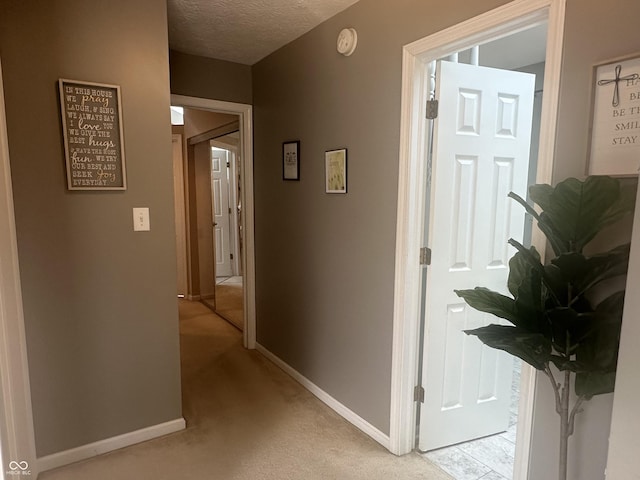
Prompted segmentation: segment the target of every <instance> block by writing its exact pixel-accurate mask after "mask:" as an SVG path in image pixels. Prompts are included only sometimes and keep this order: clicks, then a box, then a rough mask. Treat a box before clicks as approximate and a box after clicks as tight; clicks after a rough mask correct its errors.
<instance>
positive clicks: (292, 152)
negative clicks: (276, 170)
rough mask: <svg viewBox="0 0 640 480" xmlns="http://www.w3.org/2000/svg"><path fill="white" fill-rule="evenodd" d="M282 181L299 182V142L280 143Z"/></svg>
mask: <svg viewBox="0 0 640 480" xmlns="http://www.w3.org/2000/svg"><path fill="white" fill-rule="evenodd" d="M282 179H283V180H294V181H298V180H300V140H294V141H291V142H282Z"/></svg>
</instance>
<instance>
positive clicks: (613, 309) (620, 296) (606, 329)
mask: <svg viewBox="0 0 640 480" xmlns="http://www.w3.org/2000/svg"><path fill="white" fill-rule="evenodd" d="M623 307H624V291H621V292H616V293H614V294H612V295H610V296H609V297H607V298H606V299H604V300H603V301H602V302H600V304H598V306H597V308H596V311H595V312H594V314H593V316H592V319H591V331H590V332H589V334H588V335H585V336H584V337H583V338H582V339H581V342H580V345H579V347H578V349H577V350H576V361H577V362H579V363H580V364H584V365H586V368H585V369H583V371H581V372H578V373H577V375H576V382H575V388H576V393H577V394H578V395H586V396H588V397H591V396H593V395H599V394H602V393H609V392H612V391H613V388H614V385H615V371H616V366H617V362H618V346H619V343H620V328H621V325H622V310H623Z"/></svg>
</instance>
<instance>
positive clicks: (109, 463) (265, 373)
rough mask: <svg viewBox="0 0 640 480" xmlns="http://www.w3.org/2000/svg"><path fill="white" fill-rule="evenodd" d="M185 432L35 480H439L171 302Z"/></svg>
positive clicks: (194, 307) (422, 463) (201, 315)
mask: <svg viewBox="0 0 640 480" xmlns="http://www.w3.org/2000/svg"><path fill="white" fill-rule="evenodd" d="M180 317H181V320H180V331H181V351H182V382H183V397H184V398H183V402H184V406H183V408H184V417H185V418H186V420H187V425H188V427H187V429H186V430H184V431H182V432H178V433H175V434H172V435H167V436H165V437H163V438H159V439H156V440H151V441H149V442H145V443H142V444H138V445H134V446H132V447H128V448H125V449H122V450H118V451H116V452H112V453H109V454H106V455H102V456H99V457H95V458H93V459H90V460H87V461H84V462H80V463H77V464H74V465H70V466H67V467H63V468H60V469H57V470H54V471H50V472H45V473H44V474H42V475H41V476H40V478H41V480H113V479H119V480H129V479H132V480H133V479H136V480H177V479H180V480H201V479H207V480H209V479H210V480H218V479H220V480H263V479H264V480H351V479H354V480H401V479H402V480H418V479H419V480H447V479H451V477H449V476H448V475H447V474H445V473H444V472H443V471H442V470H440V469H439V468H438V467H436V466H434V465H433V464H431V463H429V462H428V461H427V460H425V459H423V458H421V457H420V456H419V455H417V454H410V455H405V456H403V457H396V456H394V455H391V454H390V453H388V452H387V451H386V450H385V449H384V448H383V447H381V446H380V445H378V444H377V443H376V442H374V441H373V440H371V439H370V438H369V437H367V436H366V435H364V434H363V433H361V432H360V431H359V430H357V429H356V428H355V427H353V426H352V425H351V424H349V423H348V422H346V421H344V420H343V419H342V418H341V417H339V416H338V415H337V414H336V413H335V412H333V411H332V410H331V409H329V408H328V407H326V406H325V405H324V404H322V403H321V402H320V401H319V400H317V399H316V398H315V397H314V396H313V395H311V394H310V393H309V392H308V391H307V390H305V389H304V388H302V387H301V386H300V385H299V384H298V383H297V382H295V381H294V380H293V379H292V378H291V377H289V376H288V375H286V374H285V373H284V372H283V371H282V370H280V369H279V368H278V367H276V366H275V365H273V364H272V363H271V362H269V361H268V360H266V359H265V358H264V357H262V356H261V355H260V354H259V353H257V352H255V351H247V350H245V349H243V348H242V346H241V334H240V333H239V332H238V331H237V330H236V329H235V328H233V327H232V326H231V325H229V324H228V323H226V322H225V321H223V320H222V319H220V318H219V317H217V316H216V315H215V314H213V313H212V312H211V310H209V309H208V308H207V307H206V306H205V305H202V304H201V303H198V302H187V301H181V303H180Z"/></svg>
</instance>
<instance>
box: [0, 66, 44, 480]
mask: <svg viewBox="0 0 640 480" xmlns="http://www.w3.org/2000/svg"><path fill="white" fill-rule="evenodd" d="M3 92H4V87H3V83H2V68H1V66H0V185H1V187H0V192H2V194H1V195H0V381H1V388H2V390H1V391H2V395H1V396H0V445H1V447H2V464H1V465H0V476H1V477H2V478H4V472H5V471H6V470H8V469H9V468H8V465H9V462H11V461H17V462H23V461H26V462H28V463H29V469H30V470H31V474H32V476H33V478H36V477H37V474H38V472H37V465H36V462H35V460H36V447H35V438H34V430H33V410H32V407H31V388H30V385H29V370H28V365H27V345H26V337H25V329H24V315H23V310H22V290H21V286H20V270H19V265H18V247H17V239H16V227H15V217H14V209H13V190H12V187H11V171H10V165H9V141H8V138H7V123H6V116H5V104H4V93H3Z"/></svg>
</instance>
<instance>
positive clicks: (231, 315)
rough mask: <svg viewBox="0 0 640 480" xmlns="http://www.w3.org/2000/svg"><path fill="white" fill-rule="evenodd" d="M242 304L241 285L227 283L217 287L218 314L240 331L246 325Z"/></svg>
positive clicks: (216, 309) (216, 308)
mask: <svg viewBox="0 0 640 480" xmlns="http://www.w3.org/2000/svg"><path fill="white" fill-rule="evenodd" d="M242 302H243V298H242V284H241V283H226V282H225V283H221V284H219V285H216V307H215V311H216V313H217V314H218V315H220V316H221V317H223V318H224V319H225V320H227V321H229V322H231V323H233V324H234V325H235V326H236V327H238V328H239V329H240V330H242V328H243V324H244V318H243V309H242Z"/></svg>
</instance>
